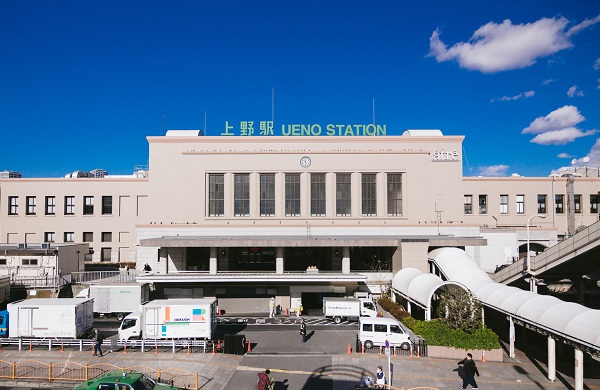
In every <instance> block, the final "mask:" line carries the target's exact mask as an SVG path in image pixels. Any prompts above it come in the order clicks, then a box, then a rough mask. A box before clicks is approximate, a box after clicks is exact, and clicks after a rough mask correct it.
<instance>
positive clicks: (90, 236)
mask: <svg viewBox="0 0 600 390" xmlns="http://www.w3.org/2000/svg"><path fill="white" fill-rule="evenodd" d="M92 241H94V233H92V232H83V242H92Z"/></svg>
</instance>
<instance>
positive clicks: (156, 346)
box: [154, 343, 158, 355]
mask: <svg viewBox="0 0 600 390" xmlns="http://www.w3.org/2000/svg"><path fill="white" fill-rule="evenodd" d="M154 354H155V355H158V344H157V343H154Z"/></svg>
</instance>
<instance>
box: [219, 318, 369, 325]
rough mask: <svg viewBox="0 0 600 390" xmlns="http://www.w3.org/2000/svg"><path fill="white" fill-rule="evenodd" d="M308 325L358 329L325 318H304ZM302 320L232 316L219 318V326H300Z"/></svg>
mask: <svg viewBox="0 0 600 390" xmlns="http://www.w3.org/2000/svg"><path fill="white" fill-rule="evenodd" d="M303 318H304V320H305V321H306V324H307V325H323V326H345V327H348V326H350V327H357V326H358V324H357V322H355V321H342V322H341V323H339V324H336V323H334V322H333V321H331V320H328V319H326V318H323V317H303ZM301 320H302V318H299V317H275V318H268V317H266V318H265V317H253V316H239V317H235V316H231V317H218V318H217V324H218V325H229V324H231V325H235V324H238V325H242V324H244V325H299V324H300V322H301Z"/></svg>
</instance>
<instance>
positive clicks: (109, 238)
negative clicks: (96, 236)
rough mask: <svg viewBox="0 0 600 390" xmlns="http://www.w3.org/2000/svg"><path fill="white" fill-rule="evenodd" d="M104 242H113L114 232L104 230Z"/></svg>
mask: <svg viewBox="0 0 600 390" xmlns="http://www.w3.org/2000/svg"><path fill="white" fill-rule="evenodd" d="M101 241H102V242H112V232H102V238H101Z"/></svg>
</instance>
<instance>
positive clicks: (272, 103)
mask: <svg viewBox="0 0 600 390" xmlns="http://www.w3.org/2000/svg"><path fill="white" fill-rule="evenodd" d="M271 122H273V125H275V88H271Z"/></svg>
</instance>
